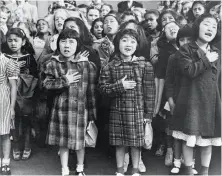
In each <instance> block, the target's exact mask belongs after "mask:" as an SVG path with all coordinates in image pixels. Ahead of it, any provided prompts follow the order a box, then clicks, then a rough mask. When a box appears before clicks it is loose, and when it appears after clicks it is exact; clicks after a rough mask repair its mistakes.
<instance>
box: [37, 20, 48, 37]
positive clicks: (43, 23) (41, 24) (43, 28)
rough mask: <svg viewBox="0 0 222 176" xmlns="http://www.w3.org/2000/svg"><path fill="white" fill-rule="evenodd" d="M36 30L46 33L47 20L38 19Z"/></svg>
mask: <svg viewBox="0 0 222 176" xmlns="http://www.w3.org/2000/svg"><path fill="white" fill-rule="evenodd" d="M37 30H38V32H40V33H43V34H45V33H47V32H48V30H49V26H48V24H47V22H46V21H44V20H40V21H39V22H38V24H37Z"/></svg>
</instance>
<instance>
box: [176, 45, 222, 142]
mask: <svg viewBox="0 0 222 176" xmlns="http://www.w3.org/2000/svg"><path fill="white" fill-rule="evenodd" d="M210 50H211V51H216V52H217V53H218V54H219V57H218V59H217V60H216V61H214V62H209V60H208V58H207V57H206V55H205V52H204V51H203V50H201V49H200V48H199V47H198V45H197V44H196V43H195V42H192V43H190V44H186V45H184V46H182V47H181V48H180V50H179V54H178V55H177V57H178V59H177V66H178V70H179V74H180V90H179V91H178V95H177V98H176V102H175V103H176V105H175V109H174V113H173V120H172V123H173V124H172V130H175V131H182V132H183V133H185V134H188V135H196V136H201V137H203V138H214V137H221V97H220V94H219V89H220V86H219V85H218V81H219V80H218V78H219V76H220V74H221V55H220V51H219V50H218V49H217V48H216V47H214V46H211V48H210Z"/></svg>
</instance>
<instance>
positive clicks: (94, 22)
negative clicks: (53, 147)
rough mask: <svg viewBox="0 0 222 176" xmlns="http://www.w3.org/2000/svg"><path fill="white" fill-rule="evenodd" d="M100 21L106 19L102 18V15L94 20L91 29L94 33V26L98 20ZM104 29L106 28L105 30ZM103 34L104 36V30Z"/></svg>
mask: <svg viewBox="0 0 222 176" xmlns="http://www.w3.org/2000/svg"><path fill="white" fill-rule="evenodd" d="M98 21H101V22H102V23H103V22H104V19H103V18H102V17H100V18H96V19H95V20H94V21H93V22H92V27H91V29H90V32H91V33H92V34H93V35H94V26H95V24H96V22H98ZM103 31H104V30H103ZM102 36H103V37H104V36H105V34H104V32H102Z"/></svg>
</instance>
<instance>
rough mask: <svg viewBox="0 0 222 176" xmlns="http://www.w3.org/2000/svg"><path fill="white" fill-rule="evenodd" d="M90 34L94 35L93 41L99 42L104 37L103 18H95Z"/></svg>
mask: <svg viewBox="0 0 222 176" xmlns="http://www.w3.org/2000/svg"><path fill="white" fill-rule="evenodd" d="M90 31H91V33H92V34H93V35H94V37H95V39H94V40H99V39H101V38H103V37H104V33H103V18H97V19H95V20H94V21H93V23H92V28H91V30H90Z"/></svg>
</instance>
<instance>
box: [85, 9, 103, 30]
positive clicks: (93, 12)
mask: <svg viewBox="0 0 222 176" xmlns="http://www.w3.org/2000/svg"><path fill="white" fill-rule="evenodd" d="M86 16H87V21H88V24H89V26H90V29H91V27H92V22H93V21H94V20H95V19H96V18H99V17H100V10H99V9H97V8H96V7H89V8H88V9H87V13H86ZM90 29H89V30H90Z"/></svg>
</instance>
